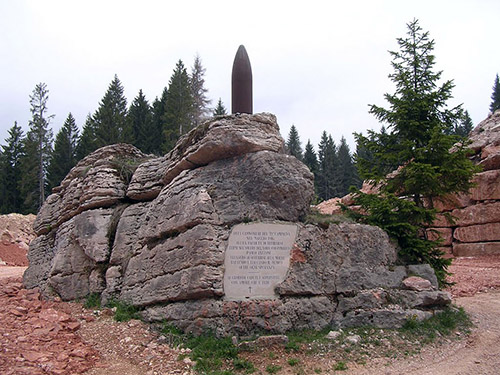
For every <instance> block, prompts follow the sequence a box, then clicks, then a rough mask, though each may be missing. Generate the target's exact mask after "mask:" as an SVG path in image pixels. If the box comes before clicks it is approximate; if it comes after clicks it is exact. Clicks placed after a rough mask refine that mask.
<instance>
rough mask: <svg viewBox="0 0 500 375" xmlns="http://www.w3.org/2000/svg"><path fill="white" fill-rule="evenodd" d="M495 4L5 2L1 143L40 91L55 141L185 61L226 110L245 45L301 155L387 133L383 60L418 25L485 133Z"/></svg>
mask: <svg viewBox="0 0 500 375" xmlns="http://www.w3.org/2000/svg"><path fill="white" fill-rule="evenodd" d="M499 15H500V1H498V0H469V1H466V0H431V1H428V0H418V1H406V0H394V1H389V0H387V1H381V0H379V1H376V0H367V1H362V0H360V1H356V0H350V1H348V0H344V1H319V0H318V1H315V0H307V1H293V0H288V1H278V0H264V1H260V0H253V1H250V0H247V1H239V0H228V1H217V0H212V1H207V0H204V1H203V0H200V1H194V0H183V1H152V0H141V1H137V0H136V1H124V0H120V1H108V0H98V1H94V0H86V1H76V0H74V1H70V0H62V1H52V0H44V1H39V0H33V1H26V0H0V51H1V54H2V55H1V58H0V143H1V144H5V142H4V139H5V138H6V137H7V135H8V134H7V131H8V129H9V128H11V127H12V125H13V124H14V121H17V122H18V124H19V125H21V126H22V127H23V129H24V130H25V131H26V130H27V128H28V121H29V119H30V112H29V109H30V107H29V95H30V94H31V92H32V91H33V88H34V87H35V85H36V84H37V83H39V82H45V83H46V84H47V87H48V89H49V91H50V93H49V102H48V107H49V114H55V115H56V116H55V118H54V120H53V122H52V128H53V129H54V135H55V134H56V132H57V130H59V128H60V127H61V125H62V124H63V122H64V120H65V119H66V117H67V115H68V113H69V112H72V114H73V115H74V117H75V118H76V120H77V124H78V125H79V126H80V128H81V127H82V125H83V124H84V122H85V118H86V116H87V114H88V113H94V111H95V110H96V109H97V107H98V105H99V101H100V100H101V98H102V97H103V95H104V93H105V91H106V90H107V88H108V85H109V83H110V82H111V80H112V79H113V76H114V74H117V75H118V77H119V79H120V80H121V82H122V84H123V86H124V88H125V95H126V97H127V100H128V103H129V104H130V102H131V101H132V100H133V98H134V97H135V96H136V95H137V93H138V92H139V89H142V90H143V92H144V94H145V95H146V97H147V99H148V100H149V102H150V103H152V101H153V100H154V98H155V97H156V96H160V95H161V92H162V90H163V88H164V87H165V86H167V85H168V80H169V78H170V76H171V74H172V71H173V69H174V67H175V63H176V62H177V60H179V59H182V60H183V62H184V64H185V65H186V66H187V67H188V68H189V69H188V70H190V67H191V65H192V62H193V58H194V56H195V55H196V53H199V55H200V57H201V59H202V63H203V65H204V67H205V68H206V76H205V79H206V87H207V88H208V89H209V92H208V95H209V97H210V98H211V99H212V100H213V102H212V105H214V106H215V104H216V103H217V100H218V98H219V97H221V98H222V101H223V102H224V104H225V106H226V108H227V109H228V111H230V108H231V103H230V100H231V93H230V87H231V68H232V63H233V59H234V55H235V54H236V50H237V48H238V46H239V45H240V44H244V45H245V47H246V50H247V52H248V54H249V57H250V61H251V64H252V70H253V97H254V112H255V113H257V112H272V113H274V114H275V115H276V116H277V117H278V123H279V125H280V128H281V134H282V135H283V136H284V137H285V138H286V137H287V135H288V132H289V129H290V126H291V125H292V124H295V126H296V127H297V129H298V132H299V135H300V138H301V140H302V146H304V145H305V143H306V142H307V139H308V138H309V139H311V142H312V143H313V144H314V145H315V146H317V144H318V142H319V140H320V136H321V132H322V131H323V130H326V131H327V132H328V133H330V134H332V136H333V138H334V139H335V141H336V142H337V143H338V141H339V140H340V137H341V136H342V135H344V136H345V137H346V139H347V140H348V142H349V144H350V145H351V148H353V147H354V141H353V136H352V133H353V132H363V131H365V129H367V128H373V129H378V128H379V127H380V124H379V123H377V121H376V120H375V119H374V118H373V116H371V115H370V114H368V104H377V105H382V106H386V102H385V101H384V98H383V95H384V93H386V92H392V91H393V89H392V84H391V82H390V80H389V78H387V75H388V74H389V73H391V71H392V70H391V66H390V61H391V58H390V55H389V53H388V52H387V51H388V50H397V49H398V45H397V42H396V38H397V37H404V36H405V35H406V31H407V29H406V24H407V23H408V22H410V21H411V20H412V19H413V18H418V19H419V20H420V25H421V26H422V28H423V30H424V31H429V32H430V37H431V38H432V39H435V41H436V47H435V50H434V54H435V56H436V62H437V64H436V70H443V75H442V78H443V79H446V80H448V79H453V80H454V82H455V85H456V87H455V89H454V90H453V94H454V97H455V98H454V99H453V101H451V102H450V104H451V105H455V104H459V103H463V104H464V108H465V109H467V110H468V111H469V113H470V115H471V117H472V119H473V121H474V124H476V125H477V123H478V122H480V121H481V120H483V119H484V118H485V117H486V116H487V115H488V108H489V105H490V102H491V99H490V96H491V93H492V86H493V83H494V79H495V75H496V74H497V72H498V73H500V48H499V42H498V36H499V35H500V32H499V30H500V29H499V26H498V25H499V21H498V16H499Z"/></svg>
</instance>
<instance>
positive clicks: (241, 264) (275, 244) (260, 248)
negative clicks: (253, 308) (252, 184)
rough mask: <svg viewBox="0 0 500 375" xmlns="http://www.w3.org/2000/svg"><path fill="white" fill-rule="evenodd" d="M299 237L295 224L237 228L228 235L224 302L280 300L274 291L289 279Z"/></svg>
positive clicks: (246, 225)
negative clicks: (289, 270)
mask: <svg viewBox="0 0 500 375" xmlns="http://www.w3.org/2000/svg"><path fill="white" fill-rule="evenodd" d="M296 235H297V226H296V225H294V224H274V223H250V224H238V225H236V226H235V227H234V228H233V230H232V231H231V234H230V235H229V240H228V245H227V249H226V254H225V260H224V268H225V271H224V293H225V298H226V299H228V300H233V301H237V300H246V299H273V298H277V295H276V293H275V292H274V287H275V286H276V285H277V284H279V283H281V282H282V281H283V280H284V279H285V277H286V273H287V271H288V267H289V265H290V252H291V249H292V246H293V244H294V242H295V237H296Z"/></svg>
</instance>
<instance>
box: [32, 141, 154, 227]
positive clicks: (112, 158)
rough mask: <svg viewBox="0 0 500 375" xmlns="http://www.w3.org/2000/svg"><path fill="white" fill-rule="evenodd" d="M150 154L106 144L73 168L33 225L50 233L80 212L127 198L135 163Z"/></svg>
mask: <svg viewBox="0 0 500 375" xmlns="http://www.w3.org/2000/svg"><path fill="white" fill-rule="evenodd" d="M146 158H147V156H146V155H145V154H143V153H142V152H140V151H139V150H138V149H137V148H135V147H134V146H132V145H127V144H116V145H110V146H105V147H102V148H100V149H98V150H96V151H95V152H93V153H92V154H90V155H88V156H87V157H85V158H84V159H83V160H81V161H80V162H78V164H77V165H76V166H75V167H74V168H73V169H71V171H70V172H69V174H68V175H67V176H66V177H65V178H64V179H63V181H62V182H61V185H60V186H58V187H57V188H54V189H53V193H52V194H51V195H50V196H49V197H48V198H47V200H46V202H45V203H44V205H43V206H42V208H41V209H40V212H39V213H38V215H37V217H36V220H35V222H34V224H33V228H34V229H35V232H36V234H37V235H39V234H46V233H48V232H49V231H51V230H53V229H55V228H57V227H58V226H59V225H61V224H62V223H63V222H65V221H67V220H69V219H71V218H72V217H74V216H76V215H78V214H79V213H81V212H83V211H86V210H90V209H94V208H99V207H111V206H113V205H115V204H116V203H118V202H119V201H120V200H121V199H123V198H124V197H125V194H126V190H127V185H128V178H129V177H130V176H131V173H132V170H133V168H134V167H135V164H138V163H139V162H140V161H142V160H145V159H146Z"/></svg>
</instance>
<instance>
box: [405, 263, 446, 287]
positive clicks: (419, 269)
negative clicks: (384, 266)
mask: <svg viewBox="0 0 500 375" xmlns="http://www.w3.org/2000/svg"><path fill="white" fill-rule="evenodd" d="M407 268H408V274H409V275H416V276H420V277H422V278H424V279H426V280H429V281H430V283H431V285H432V286H433V287H434V288H436V289H437V288H438V286H439V285H438V280H437V277H436V274H435V273H434V270H433V269H432V267H431V266H430V265H429V264H410V265H408V267H407Z"/></svg>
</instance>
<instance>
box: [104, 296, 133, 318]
mask: <svg viewBox="0 0 500 375" xmlns="http://www.w3.org/2000/svg"><path fill="white" fill-rule="evenodd" d="M107 306H108V307H111V308H115V309H116V310H115V315H114V318H115V320H116V321H117V322H128V321H129V320H131V319H139V318H140V316H139V309H138V308H137V307H135V306H132V305H130V304H128V303H126V302H123V301H119V300H111V301H109V303H108V304H107Z"/></svg>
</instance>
